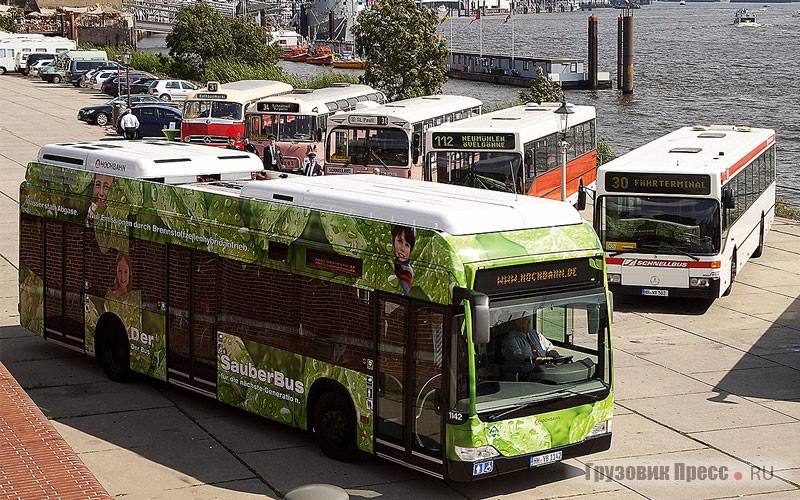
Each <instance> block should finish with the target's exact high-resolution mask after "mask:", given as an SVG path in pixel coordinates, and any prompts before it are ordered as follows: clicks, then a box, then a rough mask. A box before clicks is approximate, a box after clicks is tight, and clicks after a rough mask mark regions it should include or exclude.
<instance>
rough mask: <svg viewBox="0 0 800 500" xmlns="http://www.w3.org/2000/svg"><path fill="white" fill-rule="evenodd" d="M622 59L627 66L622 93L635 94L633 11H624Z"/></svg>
mask: <svg viewBox="0 0 800 500" xmlns="http://www.w3.org/2000/svg"><path fill="white" fill-rule="evenodd" d="M622 20H623V27H622V34H623V43H622V59H623V64H624V65H625V68H624V72H623V75H624V76H623V81H622V93H623V94H633V9H624V10H623V11H622Z"/></svg>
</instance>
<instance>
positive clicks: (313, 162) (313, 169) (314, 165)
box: [303, 151, 322, 177]
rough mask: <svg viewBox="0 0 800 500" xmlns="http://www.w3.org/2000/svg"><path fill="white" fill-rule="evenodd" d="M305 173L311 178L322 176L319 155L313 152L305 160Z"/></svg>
mask: <svg viewBox="0 0 800 500" xmlns="http://www.w3.org/2000/svg"><path fill="white" fill-rule="evenodd" d="M303 172H305V174H306V175H307V176H309V177H311V176H314V175H322V165H320V164H319V160H317V153H315V152H313V151H311V152H310V153H308V156H306V157H305V158H304V159H303Z"/></svg>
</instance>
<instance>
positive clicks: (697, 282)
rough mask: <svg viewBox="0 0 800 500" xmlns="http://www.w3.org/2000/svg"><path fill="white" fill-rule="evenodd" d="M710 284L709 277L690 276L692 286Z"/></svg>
mask: <svg viewBox="0 0 800 500" xmlns="http://www.w3.org/2000/svg"><path fill="white" fill-rule="evenodd" d="M710 285H711V283H710V282H709V280H708V278H689V286H690V287H692V288H708V287H709V286H710Z"/></svg>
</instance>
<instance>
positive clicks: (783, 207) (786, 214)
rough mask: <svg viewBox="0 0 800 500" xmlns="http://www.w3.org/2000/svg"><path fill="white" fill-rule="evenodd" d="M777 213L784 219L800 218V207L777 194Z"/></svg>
mask: <svg viewBox="0 0 800 500" xmlns="http://www.w3.org/2000/svg"><path fill="white" fill-rule="evenodd" d="M775 215H777V216H778V217H783V218H784V219H793V220H800V208H797V207H794V206H792V205H790V204H789V202H788V201H786V198H784V197H783V196H776V197H775Z"/></svg>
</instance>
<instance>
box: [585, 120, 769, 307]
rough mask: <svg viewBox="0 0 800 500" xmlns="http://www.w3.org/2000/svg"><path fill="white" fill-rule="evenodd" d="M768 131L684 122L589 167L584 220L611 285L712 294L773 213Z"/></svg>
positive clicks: (753, 250)
mask: <svg viewBox="0 0 800 500" xmlns="http://www.w3.org/2000/svg"><path fill="white" fill-rule="evenodd" d="M775 177H776V167H775V131H773V130H770V129H763V128H750V127H734V126H710V127H707V126H698V127H684V128H681V129H678V130H676V131H674V132H672V133H670V134H667V135H665V136H663V137H660V138H658V139H656V140H654V141H652V142H650V143H648V144H645V145H644V146H642V147H640V148H637V149H635V150H633V151H631V152H629V153H627V154H626V155H624V156H621V157H619V158H617V159H615V160H613V161H611V162H609V163H607V164H605V165H603V166H601V167H600V168H599V171H598V180H597V199H596V202H595V214H594V223H595V228H596V229H597V233H598V235H599V236H600V240H601V241H602V243H603V247H604V248H605V250H606V252H607V258H606V263H607V266H608V273H609V274H608V278H609V283H610V285H611V287H612V289H615V290H618V291H620V292H624V293H632V294H637V295H649V296H657V297H673V296H685V297H701V298H710V299H714V298H717V297H720V296H722V295H727V294H729V293H730V291H731V287H732V285H733V282H734V280H735V279H736V273H737V272H739V271H740V270H741V269H742V266H744V264H745V263H746V262H747V260H748V259H750V258H751V257H759V256H761V252H762V251H763V248H764V237H765V236H766V234H767V232H768V231H769V229H770V227H771V226H772V222H773V220H774V218H775Z"/></svg>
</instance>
